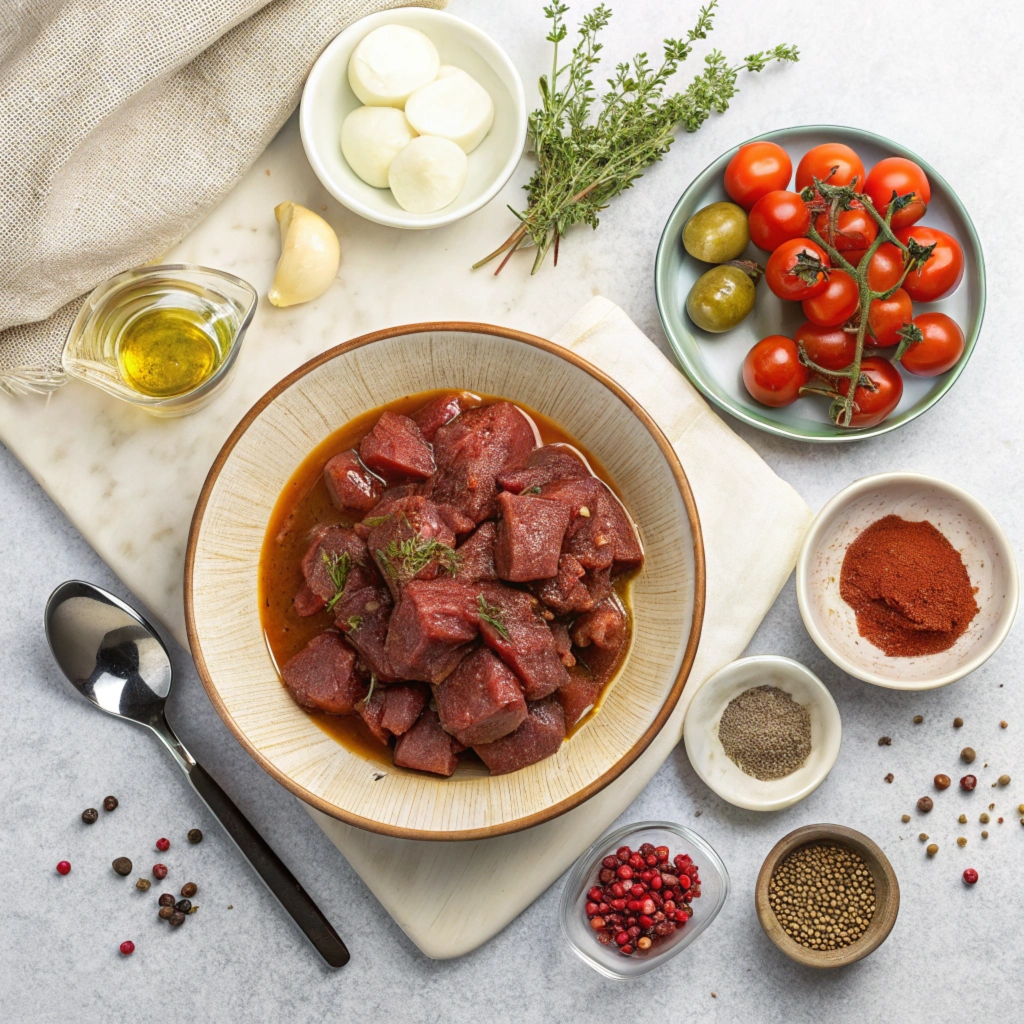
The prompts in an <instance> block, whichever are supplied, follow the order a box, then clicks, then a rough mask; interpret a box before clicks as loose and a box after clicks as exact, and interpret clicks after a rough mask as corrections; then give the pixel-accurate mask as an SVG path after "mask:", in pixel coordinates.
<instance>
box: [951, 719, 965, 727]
mask: <svg viewBox="0 0 1024 1024" xmlns="http://www.w3.org/2000/svg"><path fill="white" fill-rule="evenodd" d="M963 724H964V720H963V719H962V718H954V719H953V728H954V729H961V728H963Z"/></svg>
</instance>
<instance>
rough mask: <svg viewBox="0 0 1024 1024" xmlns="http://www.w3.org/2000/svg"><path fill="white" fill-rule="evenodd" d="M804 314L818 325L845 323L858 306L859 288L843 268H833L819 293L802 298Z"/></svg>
mask: <svg viewBox="0 0 1024 1024" xmlns="http://www.w3.org/2000/svg"><path fill="white" fill-rule="evenodd" d="M802 305H803V308H804V316H805V317H807V319H808V320H810V321H811V323H814V324H818V325H819V326H820V327H835V326H836V325H838V324H841V323H845V322H846V321H847V320H849V319H850V317H851V316H853V314H854V313H856V312H857V309H858V307H859V306H860V289H859V288H858V287H857V282H856V281H854V279H853V278H852V277H850V275H849V274H847V273H846V271H845V270H833V271H832V273H831V274H829V275H828V285H826V287H825V290H824V291H823V292H822V293H821V294H820V295H815V296H814V297H813V298H810V299H804V301H803V303H802Z"/></svg>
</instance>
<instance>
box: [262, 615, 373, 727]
mask: <svg viewBox="0 0 1024 1024" xmlns="http://www.w3.org/2000/svg"><path fill="white" fill-rule="evenodd" d="M355 665H356V656H355V652H354V651H353V650H352V648H351V647H349V646H348V644H346V643H345V641H344V640H342V638H341V634H340V633H336V632H335V631H334V630H333V629H328V630H326V631H325V632H323V633H321V634H319V636H315V637H313V639H312V640H310V641H309V643H308V644H306V646H305V647H303V648H302V650H301V651H299V653H298V654H296V655H295V656H294V657H293V658H290V659H289V660H288V661H286V662H285V664H284V667H283V668H282V669H281V678H282V679H283V680H284V685H285V686H287V687H288V689H289V691H290V692H291V695H292V696H293V697H294V698H295V700H296V701H297V702H298V703H299V704H301V705H302V706H303V707H304V708H316V709H317V710H319V711H326V712H327V713H328V714H329V715H351V714H352V712H353V711H355V707H356V704H357V703H359V701H361V700H362V699H363V698H364V697H365V696H366V694H367V691H368V687H367V685H366V682H365V680H363V679H362V678H361V677H360V676H358V675H357V674H356V671H355Z"/></svg>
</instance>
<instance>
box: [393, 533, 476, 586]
mask: <svg viewBox="0 0 1024 1024" xmlns="http://www.w3.org/2000/svg"><path fill="white" fill-rule="evenodd" d="M461 560H462V559H461V556H460V555H459V554H458V553H457V552H456V551H454V550H453V549H452V548H450V547H449V546H448V545H447V544H444V543H442V542H441V541H439V540H437V538H435V537H431V538H429V539H428V538H426V537H422V536H420V534H418V533H414V534H413V535H412V536H411V537H407V538H406V539H405V540H401V541H399V540H393V541H391V542H390V543H389V544H388V546H387V547H386V548H384V550H383V551H382V550H381V549H380V548H378V549H377V561H378V563H379V564H380V567H381V569H382V570H383V571H384V572H385V573H386V574H387V575H388V576H390V577H391V578H392V579H393V580H397V581H399V582H400V583H406V582H408V581H409V580H411V579H413V578H414V577H415V576H417V575H418V574H419V573H421V572H422V571H423V570H424V569H426V567H427V566H428V565H430V564H431V563H433V562H436V563H437V565H438V566H440V568H441V569H443V570H444V571H445V572H446V573H448V575H449V576H454V575H455V573H456V571H457V570H458V567H459V562H460V561H461Z"/></svg>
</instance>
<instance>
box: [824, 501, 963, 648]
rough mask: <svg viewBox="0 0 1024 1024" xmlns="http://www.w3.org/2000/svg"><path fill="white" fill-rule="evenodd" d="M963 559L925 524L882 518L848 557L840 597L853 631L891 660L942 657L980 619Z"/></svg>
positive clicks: (898, 517) (842, 573)
mask: <svg viewBox="0 0 1024 1024" xmlns="http://www.w3.org/2000/svg"><path fill="white" fill-rule="evenodd" d="M976 592H977V588H976V587H974V586H973V585H972V584H971V578H970V576H969V575H968V573H967V568H966V566H965V565H964V561H963V559H962V558H961V557H960V553H959V552H958V551H957V550H956V548H954V547H953V545H952V544H950V542H949V541H948V540H947V539H946V537H945V535H944V534H943V533H942V532H941V531H939V530H937V529H936V528H935V527H934V526H933V525H932V524H931V523H929V522H928V521H927V520H924V521H921V522H911V521H909V520H907V519H903V518H901V517H900V516H885V517H883V518H882V519H879V520H877V521H876V522H874V523H872V524H871V525H870V526H869V527H867V529H865V530H864V531H863V532H862V533H861V534H860V535H859V536H858V537H857V538H856V539H855V540H854V542H853V543H852V544H851V545H850V546H849V547H848V548H847V549H846V555H845V556H844V558H843V568H842V572H841V574H840V577H839V593H840V595H841V596H842V598H843V600H844V601H845V602H846V603H847V604H848V605H850V607H852V608H853V610H854V611H855V612H856V613H857V631H858V632H859V633H860V635H861V636H862V637H864V639H865V640H867V641H869V642H870V643H872V644H874V645H875V647H878V648H880V649H881V650H882V651H884V652H885V653H886V654H887V655H889V657H894V658H910V657H915V656H918V655H923V654H938V653H939V652H940V651H946V650H948V649H949V648H950V647H952V646H953V644H955V643H956V642H957V640H959V639H960V637H961V636H962V635H963V634H964V632H965V631H966V630H967V627H968V626H969V625H970V623H971V620H972V619H973V618H974V616H975V615H977V614H978V604H977V602H976V601H975V599H974V595H975V593H976Z"/></svg>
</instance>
